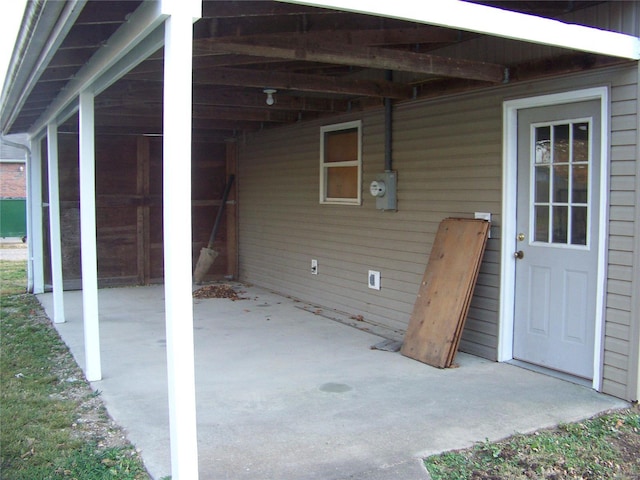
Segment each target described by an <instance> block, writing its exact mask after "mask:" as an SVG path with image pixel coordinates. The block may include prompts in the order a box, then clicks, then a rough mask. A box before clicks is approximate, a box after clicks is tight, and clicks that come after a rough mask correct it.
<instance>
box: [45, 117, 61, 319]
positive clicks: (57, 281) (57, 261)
mask: <svg viewBox="0 0 640 480" xmlns="http://www.w3.org/2000/svg"><path fill="white" fill-rule="evenodd" d="M47 162H48V167H49V168H48V171H49V175H48V177H49V238H50V242H51V281H52V284H53V321H54V323H64V321H65V318H64V288H63V283H62V242H61V239H60V184H59V181H58V126H57V125H56V124H55V123H50V124H49V125H47Z"/></svg>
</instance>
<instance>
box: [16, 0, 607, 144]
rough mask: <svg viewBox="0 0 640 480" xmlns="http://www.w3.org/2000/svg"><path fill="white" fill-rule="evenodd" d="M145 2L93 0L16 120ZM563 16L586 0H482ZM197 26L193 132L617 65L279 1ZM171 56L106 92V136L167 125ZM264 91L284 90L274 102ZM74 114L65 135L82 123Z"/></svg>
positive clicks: (250, 127) (228, 9)
mask: <svg viewBox="0 0 640 480" xmlns="http://www.w3.org/2000/svg"><path fill="white" fill-rule="evenodd" d="M140 3H141V2H138V1H89V2H88V3H87V4H86V6H85V7H84V9H83V11H82V12H81V14H80V15H79V17H78V19H77V21H76V22H75V23H74V26H73V27H72V29H71V30H70V32H69V34H68V35H67V37H66V38H65V40H64V41H63V42H62V44H61V46H60V48H59V49H58V51H57V53H56V54H55V55H54V56H53V57H52V58H51V61H50V63H49V64H48V66H47V67H46V68H45V69H44V71H43V73H42V76H41V77H40V79H39V80H38V82H37V83H35V86H34V88H33V90H32V91H31V93H30V94H29V95H28V96H27V99H26V101H25V103H24V105H23V108H22V111H21V113H20V114H19V116H17V118H16V120H15V122H14V123H13V126H12V128H11V131H12V132H20V131H28V130H29V128H30V126H31V125H32V124H33V123H34V122H35V121H36V120H37V119H38V118H39V116H40V115H41V114H42V112H43V111H44V110H45V109H46V107H47V106H48V105H49V104H50V102H51V101H52V99H53V98H55V96H56V95H57V94H58V93H59V92H60V91H61V90H62V89H63V88H64V86H65V85H66V83H67V82H68V81H69V80H70V79H72V78H73V76H74V74H75V73H76V72H77V71H78V69H79V68H80V67H81V66H82V65H83V64H84V63H85V62H86V61H87V60H88V59H89V58H91V56H92V55H93V54H94V53H95V52H96V51H97V50H98V49H99V48H100V47H102V46H103V45H105V44H106V43H107V40H108V38H109V37H110V36H111V34H113V32H115V30H116V29H117V28H118V27H119V26H120V25H122V23H124V22H125V21H126V18H127V16H128V15H129V14H130V13H131V12H133V11H134V10H135V9H136V8H137V7H138V6H139V4H140ZM476 3H483V4H487V5H493V6H497V7H499V8H505V9H509V10H515V11H520V12H525V13H533V14H536V15H539V16H545V17H549V18H556V17H558V16H560V15H562V14H564V13H567V12H569V11H575V10H577V9H581V8H584V7H586V6H593V5H594V4H595V3H598V2H587V1H562V2H556V1H548V2H537V1H522V2H519V1H489V2H485V1H482V2H476ZM203 10H204V11H203V18H202V19H201V20H199V21H198V22H197V23H196V24H195V26H194V38H195V42H194V52H193V55H194V58H193V60H194V72H193V81H194V99H193V119H194V125H193V127H194V135H196V136H203V137H206V138H207V139H210V140H211V139H218V140H221V141H222V140H223V139H227V138H230V137H233V136H237V135H239V134H241V133H242V132H247V131H254V130H258V129H262V128H269V127H272V126H278V125H282V124H287V123H293V122H299V121H304V120H307V119H313V118H317V117H322V116H330V115H333V114H338V113H342V112H347V111H357V110H362V109H366V108H371V107H376V106H380V105H382V103H383V101H384V98H386V97H388V98H391V99H393V100H396V101H399V100H406V99H411V98H416V97H424V96H436V95H441V94H443V93H449V92H452V91H459V90H465V89H472V88H478V87H483V86H488V85H497V84H501V83H502V82H503V81H504V80H505V71H506V69H508V72H509V73H508V75H509V78H510V80H511V81H513V80H523V79H528V78H535V77H537V76H541V75H549V74H554V73H559V72H567V71H571V70H582V69H587V68H592V67H593V66H597V65H601V64H606V63H609V62H613V61H619V60H615V59H610V58H603V57H598V56H596V55H591V54H584V53H576V52H571V51H567V50H561V49H550V50H551V51H552V52H555V53H553V56H552V57H549V58H544V59H537V60H535V61H528V62H527V63H526V64H522V63H521V64H492V63H484V62H481V61H479V60H478V59H474V58H472V57H465V56H464V48H462V49H460V51H461V52H463V54H462V56H457V57H456V58H453V57H451V56H446V55H442V54H441V53H438V52H439V50H440V49H442V48H443V47H447V46H450V45H454V44H460V43H464V42H466V41H468V40H471V39H473V38H476V37H477V34H473V33H468V32H462V31H458V30H453V29H446V28H441V27H434V26H429V25H418V24H414V23H410V22H405V21H400V20H392V19H383V18H379V17H375V16H366V15H358V14H351V13H345V12H338V11H332V10H325V9H319V8H314V7H308V6H301V5H293V4H287V3H279V2H272V1H205V3H204V8H203ZM162 79H163V52H162V50H160V51H158V52H156V53H155V54H154V55H152V56H151V57H150V58H148V59H147V60H146V61H144V62H143V63H141V64H140V65H138V66H137V67H136V68H135V69H133V70H132V71H131V72H129V73H128V74H127V75H126V76H125V77H124V78H122V79H121V80H119V81H118V82H116V83H115V84H113V85H112V86H111V87H109V88H108V89H107V90H106V91H104V92H103V93H101V94H100V95H99V96H98V97H97V98H96V128H97V130H98V133H104V134H123V133H126V134H159V133H161V131H162V116H161V113H162ZM266 88H272V89H275V90H277V93H276V94H275V100H276V101H275V104H274V105H271V106H269V105H267V104H266V94H265V93H264V92H263V91H264V89H266ZM76 123H77V120H74V119H71V120H70V121H69V122H67V123H66V124H64V125H62V126H61V127H60V131H62V132H64V131H68V132H74V131H77V124H76Z"/></svg>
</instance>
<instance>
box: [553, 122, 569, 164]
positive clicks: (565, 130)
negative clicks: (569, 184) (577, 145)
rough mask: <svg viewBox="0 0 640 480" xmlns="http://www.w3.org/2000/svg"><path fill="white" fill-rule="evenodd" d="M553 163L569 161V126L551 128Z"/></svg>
mask: <svg viewBox="0 0 640 480" xmlns="http://www.w3.org/2000/svg"><path fill="white" fill-rule="evenodd" d="M553 161H554V162H556V163H561V162H568V161H569V125H556V126H554V127H553Z"/></svg>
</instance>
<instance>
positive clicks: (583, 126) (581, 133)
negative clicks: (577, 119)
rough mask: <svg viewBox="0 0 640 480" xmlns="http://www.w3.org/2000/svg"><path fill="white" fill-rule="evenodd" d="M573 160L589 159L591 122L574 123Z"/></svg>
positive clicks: (584, 160)
mask: <svg viewBox="0 0 640 480" xmlns="http://www.w3.org/2000/svg"><path fill="white" fill-rule="evenodd" d="M573 161H574V162H588V161H589V124H588V123H586V122H581V123H574V124H573Z"/></svg>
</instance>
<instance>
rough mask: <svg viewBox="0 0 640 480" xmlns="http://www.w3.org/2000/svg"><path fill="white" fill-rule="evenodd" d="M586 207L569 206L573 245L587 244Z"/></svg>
mask: <svg viewBox="0 0 640 480" xmlns="http://www.w3.org/2000/svg"><path fill="white" fill-rule="evenodd" d="M587 226H588V219H587V207H573V208H571V243H572V244H573V245H586V244H587Z"/></svg>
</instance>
